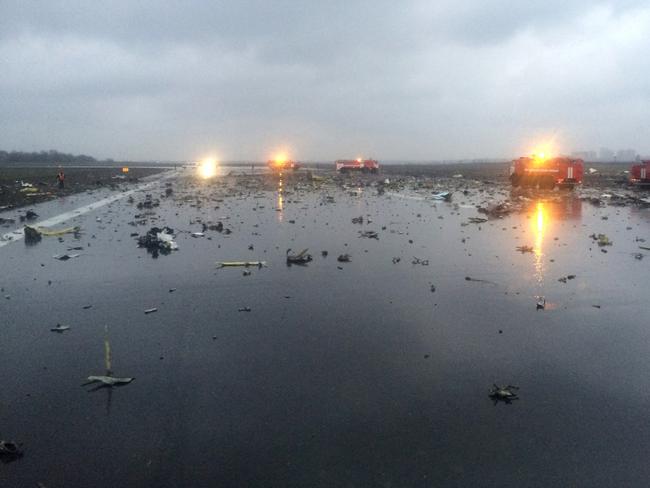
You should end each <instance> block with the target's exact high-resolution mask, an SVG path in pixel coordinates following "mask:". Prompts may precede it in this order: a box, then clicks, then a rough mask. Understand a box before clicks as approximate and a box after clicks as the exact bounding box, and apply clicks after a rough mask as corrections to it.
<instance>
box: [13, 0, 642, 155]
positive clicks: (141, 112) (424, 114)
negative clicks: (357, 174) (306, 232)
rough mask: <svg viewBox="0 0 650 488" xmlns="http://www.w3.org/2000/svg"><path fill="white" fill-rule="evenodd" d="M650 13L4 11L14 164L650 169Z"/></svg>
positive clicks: (376, 8)
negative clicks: (286, 162) (519, 164)
mask: <svg viewBox="0 0 650 488" xmlns="http://www.w3.org/2000/svg"><path fill="white" fill-rule="evenodd" d="M649 53H650V4H649V3H648V2H647V0H646V1H634V0H630V1H627V0H619V1H616V2H613V1H612V2H588V1H582V0H537V1H528V0H501V1H488V0H476V1H465V2H464V1H459V0H449V1H448V0H426V1H421V2H418V1H413V2H411V1H404V0H401V1H395V0H390V1H384V0H370V1H357V2H355V1H352V0H320V1H313V2H310V1H306V0H303V1H272V0H260V1H252V0H251V1H247V0H233V1H231V2H219V1H192V0H183V1H170V0H166V1H160V2H154V1H150V0H140V1H135V0H128V1H104V2H95V1H88V0H81V1H66V2H55V1H47V2H40V1H38V2H37V1H29V0H17V1H13V0H0V114H1V116H0V149H5V150H13V149H15V150H40V149H59V150H63V151H67V152H74V153H86V154H90V155H93V156H96V157H100V158H105V157H112V158H115V159H132V160H134V159H141V160H142V159H164V160H172V159H194V158H201V157H204V156H207V155H214V156H216V157H218V158H220V159H222V160H266V159H268V157H269V156H270V155H272V154H273V153H274V152H277V151H280V150H285V151H287V152H288V153H289V154H290V155H291V156H292V157H293V158H295V159H300V160H332V159H337V158H342V157H356V156H373V157H375V158H378V159H384V160H434V159H435V160H438V159H463V158H477V157H515V156H519V155H522V154H526V153H529V152H530V151H531V150H533V149H534V148H535V146H537V145H538V144H544V143H547V142H549V141H550V142H551V143H553V144H554V146H555V150H556V151H558V152H564V153H566V152H570V151H573V150H579V149H598V148H600V147H602V146H607V147H611V148H612V149H619V148H628V147H629V148H634V149H637V150H638V151H639V152H641V153H644V154H650V59H649Z"/></svg>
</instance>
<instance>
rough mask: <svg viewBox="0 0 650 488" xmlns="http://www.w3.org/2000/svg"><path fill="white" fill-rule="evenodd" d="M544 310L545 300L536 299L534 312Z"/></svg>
mask: <svg viewBox="0 0 650 488" xmlns="http://www.w3.org/2000/svg"><path fill="white" fill-rule="evenodd" d="M545 308H546V298H544V297H538V298H537V308H536V310H544V309H545Z"/></svg>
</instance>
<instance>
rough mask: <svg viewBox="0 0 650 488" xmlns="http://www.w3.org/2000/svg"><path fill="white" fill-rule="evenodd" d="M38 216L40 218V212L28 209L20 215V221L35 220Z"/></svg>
mask: <svg viewBox="0 0 650 488" xmlns="http://www.w3.org/2000/svg"><path fill="white" fill-rule="evenodd" d="M36 218H38V214H37V213H36V212H34V211H33V210H28V211H27V212H25V215H21V216H20V221H21V222H25V220H34V219H36Z"/></svg>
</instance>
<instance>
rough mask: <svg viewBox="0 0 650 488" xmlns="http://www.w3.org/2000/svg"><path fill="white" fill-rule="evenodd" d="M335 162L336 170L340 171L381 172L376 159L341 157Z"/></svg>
mask: <svg viewBox="0 0 650 488" xmlns="http://www.w3.org/2000/svg"><path fill="white" fill-rule="evenodd" d="M334 164H335V165H336V171H338V172H339V173H348V172H350V171H361V172H362V173H378V172H379V163H378V162H377V161H376V160H374V159H361V158H357V159H339V160H337V161H336V162H335V163H334Z"/></svg>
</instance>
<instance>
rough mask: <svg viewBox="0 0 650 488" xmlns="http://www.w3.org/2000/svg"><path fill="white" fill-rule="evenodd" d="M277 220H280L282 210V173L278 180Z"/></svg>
mask: <svg viewBox="0 0 650 488" xmlns="http://www.w3.org/2000/svg"><path fill="white" fill-rule="evenodd" d="M277 209H278V221H279V222H282V211H283V210H284V198H283V196H282V175H280V180H279V181H278V207H277Z"/></svg>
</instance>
